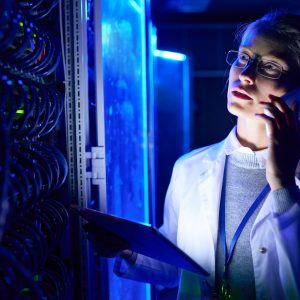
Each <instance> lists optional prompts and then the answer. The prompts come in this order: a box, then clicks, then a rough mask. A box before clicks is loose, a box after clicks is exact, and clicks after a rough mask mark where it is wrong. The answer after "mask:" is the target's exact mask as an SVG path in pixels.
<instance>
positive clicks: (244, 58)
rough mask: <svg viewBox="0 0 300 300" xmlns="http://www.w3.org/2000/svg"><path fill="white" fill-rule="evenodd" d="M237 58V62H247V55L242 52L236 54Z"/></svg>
mask: <svg viewBox="0 0 300 300" xmlns="http://www.w3.org/2000/svg"><path fill="white" fill-rule="evenodd" d="M238 59H239V62H248V55H245V54H243V53H242V54H240V55H239V56H238Z"/></svg>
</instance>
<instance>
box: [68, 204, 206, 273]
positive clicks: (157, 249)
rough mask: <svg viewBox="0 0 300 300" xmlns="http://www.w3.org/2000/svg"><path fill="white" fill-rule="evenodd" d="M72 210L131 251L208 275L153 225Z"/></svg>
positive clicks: (97, 212) (87, 211)
mask: <svg viewBox="0 0 300 300" xmlns="http://www.w3.org/2000/svg"><path fill="white" fill-rule="evenodd" d="M71 209H72V211H74V212H76V213H78V214H79V215H80V216H81V217H83V218H84V219H85V220H87V221H88V222H91V223H93V224H94V225H96V226H100V227H103V228H105V229H107V230H109V231H111V232H113V233H115V234H117V235H119V236H121V237H122V238H123V239H125V240H126V241H128V243H129V246H130V249H131V250H133V251H135V252H137V253H141V254H143V255H146V256H149V257H152V258H154V259H157V260H160V261H163V262H166V263H168V264H171V265H175V266H178V267H179V268H182V269H186V270H188V271H191V272H194V273H197V274H200V275H202V276H208V275H209V273H208V272H207V271H206V270H204V269H203V268H202V267H201V266H199V264H198V263H196V262H195V261H194V260H193V259H192V258H190V257H189V256H188V255H187V254H186V253H184V252H183V251H182V250H180V249H179V248H178V247H177V246H176V245H174V244H173V243H172V242H171V241H170V240H168V239H167V238H166V237H165V236H164V235H162V233H160V231H159V230H158V229H157V228H155V227H153V226H151V225H148V224H144V223H139V222H134V221H130V220H127V219H123V218H119V217H116V216H113V215H109V214H105V213H101V212H99V211H97V210H93V209H89V208H84V207H80V206H74V205H72V206H71Z"/></svg>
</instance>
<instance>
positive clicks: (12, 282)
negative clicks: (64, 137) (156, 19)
mask: <svg viewBox="0 0 300 300" xmlns="http://www.w3.org/2000/svg"><path fill="white" fill-rule="evenodd" d="M57 4H58V1H57V0H53V1H51V0H50V1H45V0H29V1H23V0H15V2H12V1H11V0H5V1H1V3H0V140H1V142H2V143H3V145H2V146H1V148H0V154H1V155H0V180H1V182H0V295H5V297H6V299H63V297H64V295H65V290H66V285H65V284H64V283H62V282H61V281H62V280H61V279H62V278H63V279H64V280H65V279H66V278H67V273H68V272H67V269H66V267H65V265H64V263H63V261H62V260H60V259H59V258H57V257H54V256H53V252H55V250H57V249H56V248H57V247H56V246H57V245H58V243H59V241H60V239H61V237H62V234H63V232H64V230H65V228H66V226H67V223H68V213H67V211H66V209H65V207H64V205H63V202H62V201H57V200H56V199H57V197H58V196H55V197H54V196H53V195H54V192H55V191H57V190H58V189H59V188H60V187H61V186H62V185H63V183H64V182H65V180H66V177H67V172H68V167H67V162H66V159H65V157H64V155H63V154H62V153H61V151H60V150H59V149H57V148H56V147H55V146H53V145H50V144H47V143H46V142H45V138H46V135H48V134H49V133H50V132H52V131H53V130H54V129H55V128H56V126H57V124H58V122H59V117H60V116H61V113H62V110H63V106H64V99H63V96H62V92H61V91H60V90H59V89H58V88H57V84H55V85H54V84H52V85H50V83H55V78H56V76H57V75H56V69H57V67H58V65H59V62H60V56H61V50H60V46H59V44H58V41H57V39H56V38H55V37H54V35H53V34H51V33H50V32H49V31H46V30H45V29H44V28H43V27H42V26H41V25H40V24H39V23H38V22H40V21H42V20H43V18H44V17H45V16H46V15H48V14H49V13H50V12H51V11H52V10H53V8H54V7H55V6H56V5H57ZM42 139H43V140H42ZM56 195H58V192H56ZM50 197H51V198H50ZM58 198H59V197H58ZM33 275H34V276H33ZM33 278H34V280H33ZM65 282H66V281H65Z"/></svg>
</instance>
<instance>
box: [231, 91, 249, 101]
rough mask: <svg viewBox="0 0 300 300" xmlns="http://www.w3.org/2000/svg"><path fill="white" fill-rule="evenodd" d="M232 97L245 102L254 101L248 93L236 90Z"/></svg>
mask: <svg viewBox="0 0 300 300" xmlns="http://www.w3.org/2000/svg"><path fill="white" fill-rule="evenodd" d="M231 93H232V95H233V96H234V97H236V98H239V99H243V100H253V99H252V98H251V97H250V96H248V95H247V94H246V93H244V92H243V91H241V90H239V91H237V90H234V91H232V92H231Z"/></svg>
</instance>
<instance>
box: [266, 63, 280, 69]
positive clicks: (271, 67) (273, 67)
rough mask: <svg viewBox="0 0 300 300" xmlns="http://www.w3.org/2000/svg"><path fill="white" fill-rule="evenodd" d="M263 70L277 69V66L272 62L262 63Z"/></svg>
mask: <svg viewBox="0 0 300 300" xmlns="http://www.w3.org/2000/svg"><path fill="white" fill-rule="evenodd" d="M263 68H264V69H265V70H278V67H277V66H276V65H274V64H272V63H267V64H264V65H263Z"/></svg>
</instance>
